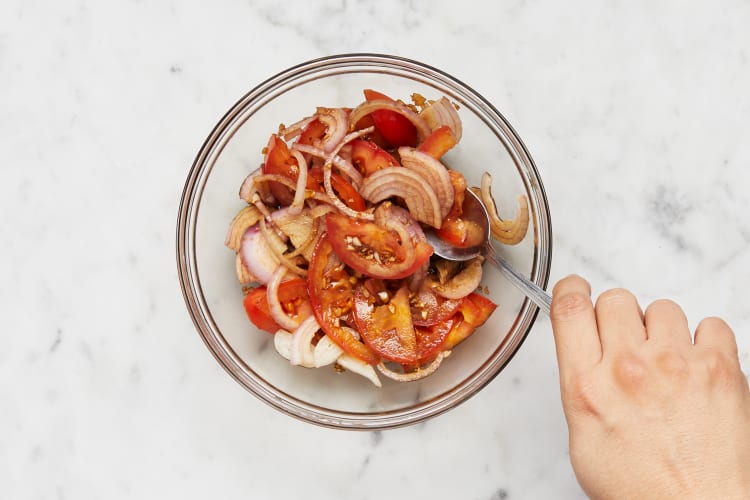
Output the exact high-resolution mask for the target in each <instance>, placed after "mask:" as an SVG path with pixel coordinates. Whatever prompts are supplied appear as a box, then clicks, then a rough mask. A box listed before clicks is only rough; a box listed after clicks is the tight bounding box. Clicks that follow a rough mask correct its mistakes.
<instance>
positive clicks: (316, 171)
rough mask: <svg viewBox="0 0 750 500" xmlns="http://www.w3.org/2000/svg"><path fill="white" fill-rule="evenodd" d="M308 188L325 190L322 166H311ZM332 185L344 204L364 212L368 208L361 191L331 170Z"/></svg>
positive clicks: (308, 174) (308, 175)
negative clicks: (360, 193)
mask: <svg viewBox="0 0 750 500" xmlns="http://www.w3.org/2000/svg"><path fill="white" fill-rule="evenodd" d="M306 187H307V189H311V190H314V191H320V192H323V191H325V187H323V169H322V168H321V167H315V168H311V169H310V170H309V171H308V172H307V186H306ZM331 187H332V188H333V190H334V191H335V192H336V194H337V195H338V197H339V198H340V199H341V201H343V202H344V204H345V205H346V206H347V207H349V208H351V209H352V210H357V211H358V212H362V211H363V210H365V209H366V208H367V205H366V204H365V200H364V199H362V197H361V196H360V195H359V192H358V191H357V190H356V189H355V188H354V186H352V185H351V183H350V182H349V181H347V180H346V179H345V178H344V177H343V176H342V175H339V174H337V173H336V172H331Z"/></svg>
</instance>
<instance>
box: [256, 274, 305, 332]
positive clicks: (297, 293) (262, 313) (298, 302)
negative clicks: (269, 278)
mask: <svg viewBox="0 0 750 500" xmlns="http://www.w3.org/2000/svg"><path fill="white" fill-rule="evenodd" d="M279 302H280V303H281V308H282V309H283V310H284V312H285V313H286V314H287V315H288V316H289V317H291V318H293V319H296V320H297V321H299V322H300V323H301V322H302V321H304V320H306V319H307V318H308V317H309V316H310V315H311V314H312V313H313V311H312V306H311V305H310V298H309V295H308V293H307V281H305V280H303V279H301V278H299V279H292V280H289V281H285V282H283V283H281V285H279ZM243 303H244V305H245V312H246V313H247V316H248V318H250V321H251V322H252V323H253V324H254V325H255V326H256V327H258V329H259V330H264V331H266V332H269V333H276V331H277V330H278V329H280V328H281V327H280V326H279V325H278V323H276V321H275V320H274V319H273V316H272V315H271V309H270V307H269V306H268V289H267V287H266V286H265V285H261V286H259V287H256V288H254V289H253V290H251V291H250V293H248V294H247V295H245V298H244V300H243Z"/></svg>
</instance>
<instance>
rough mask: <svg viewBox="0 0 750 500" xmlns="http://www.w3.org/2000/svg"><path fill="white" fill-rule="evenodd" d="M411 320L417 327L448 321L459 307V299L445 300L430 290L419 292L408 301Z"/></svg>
mask: <svg viewBox="0 0 750 500" xmlns="http://www.w3.org/2000/svg"><path fill="white" fill-rule="evenodd" d="M410 305H411V320H412V323H414V324H415V325H417V326H432V325H434V324H436V323H440V322H443V321H445V320H447V319H449V318H450V317H451V316H453V314H454V313H455V312H456V310H457V309H458V306H459V305H461V299H446V298H443V297H441V296H439V295H437V294H436V293H435V292H433V291H432V290H420V291H419V293H417V294H415V295H414V296H413V297H412V298H411V301H410Z"/></svg>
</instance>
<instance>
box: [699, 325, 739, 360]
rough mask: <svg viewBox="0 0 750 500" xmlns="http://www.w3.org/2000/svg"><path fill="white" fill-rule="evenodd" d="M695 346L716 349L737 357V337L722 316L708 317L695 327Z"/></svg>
mask: <svg viewBox="0 0 750 500" xmlns="http://www.w3.org/2000/svg"><path fill="white" fill-rule="evenodd" d="M694 343H695V346H696V347H700V348H704V349H715V350H718V351H720V352H722V353H724V354H727V355H729V356H731V357H733V358H736V357H737V339H736V338H735V337H734V332H732V329H731V328H729V325H727V324H726V323H725V322H724V320H722V319H720V318H706V319H704V320H703V321H701V322H700V323H699V324H698V327H697V328H696V329H695V340H694Z"/></svg>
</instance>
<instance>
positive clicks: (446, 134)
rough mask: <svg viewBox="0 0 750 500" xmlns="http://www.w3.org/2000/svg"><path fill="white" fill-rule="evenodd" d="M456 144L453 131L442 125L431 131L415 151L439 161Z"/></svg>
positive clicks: (456, 140)
mask: <svg viewBox="0 0 750 500" xmlns="http://www.w3.org/2000/svg"><path fill="white" fill-rule="evenodd" d="M456 144H458V139H456V135H455V134H454V133H453V130H451V128H450V127H449V126H448V125H443V126H442V127H438V128H436V129H435V130H433V131H432V133H431V134H430V135H429V136H428V137H427V138H426V139H425V140H424V141H422V144H420V145H419V147H418V148H417V149H418V150H419V151H422V152H423V153H427V154H428V155H430V156H432V157H433V158H437V159H440V157H441V156H443V155H444V154H445V153H447V152H448V150H450V149H451V148H452V147H453V146H455V145H456Z"/></svg>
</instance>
